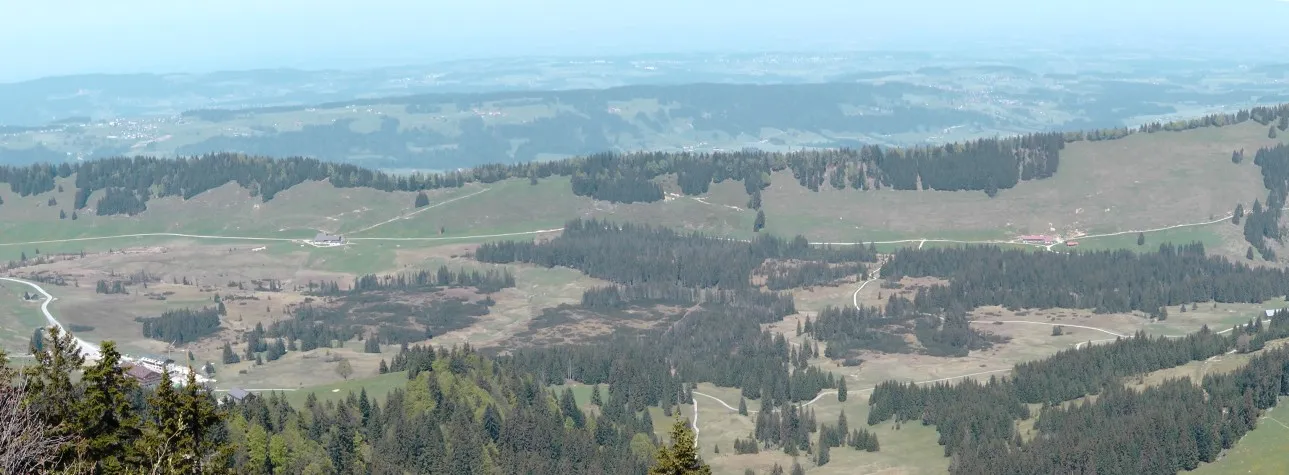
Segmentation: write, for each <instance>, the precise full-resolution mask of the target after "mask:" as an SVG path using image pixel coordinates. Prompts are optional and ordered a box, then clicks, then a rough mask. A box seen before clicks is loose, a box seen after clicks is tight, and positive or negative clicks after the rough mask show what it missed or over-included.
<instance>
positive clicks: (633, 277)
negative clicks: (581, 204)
mask: <svg viewBox="0 0 1289 475" xmlns="http://www.w3.org/2000/svg"><path fill="white" fill-rule="evenodd" d="M474 258H475V259H476V260H479V261H481V262H490V263H497V264H505V263H511V262H527V263H532V264H537V265H541V266H545V267H554V266H564V267H570V268H574V269H578V270H581V271H583V272H585V273H586V274H587V275H590V276H593V277H597V278H601V279H605V280H609V281H612V282H615V283H619V284H641V283H664V284H666V283H677V284H679V285H681V286H684V287H698V288H707V287H722V288H739V287H746V286H749V285H751V283H750V279H751V276H752V273H753V271H754V270H755V269H757V268H758V267H760V266H761V264H762V263H764V262H765V261H766V259H798V260H811V261H822V262H826V263H842V262H874V261H876V259H877V257H876V252H875V250H874V249H872V248H871V247H865V246H838V247H832V246H811V245H810V243H809V242H808V241H807V240H806V238H804V237H801V236H798V237H796V238H793V239H791V240H784V239H781V238H778V237H775V236H768V235H762V236H757V238H756V239H753V240H752V241H751V242H739V241H733V240H729V239H722V238H716V237H711V236H706V235H704V234H701V233H691V234H681V233H678V232H676V231H674V230H672V229H669V228H663V227H654V226H649V225H638V224H631V223H624V224H614V223H610V222H607V221H599V220H595V219H587V220H584V219H580V218H579V219H575V220H572V221H569V222H568V223H566V224H565V225H564V232H563V233H561V234H560V236H559V237H556V238H555V239H551V240H549V241H545V242H541V243H536V242H533V241H499V242H491V243H484V244H482V245H480V246H479V247H478V248H477V249H476V250H475V252H474Z"/></svg>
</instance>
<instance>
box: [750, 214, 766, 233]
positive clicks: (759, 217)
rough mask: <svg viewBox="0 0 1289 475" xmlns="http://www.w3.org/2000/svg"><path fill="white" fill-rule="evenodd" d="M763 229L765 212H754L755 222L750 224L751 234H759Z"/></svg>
mask: <svg viewBox="0 0 1289 475" xmlns="http://www.w3.org/2000/svg"><path fill="white" fill-rule="evenodd" d="M762 229H765V211H763V210H756V221H754V222H753V223H752V232H754V233H756V232H761V230H762Z"/></svg>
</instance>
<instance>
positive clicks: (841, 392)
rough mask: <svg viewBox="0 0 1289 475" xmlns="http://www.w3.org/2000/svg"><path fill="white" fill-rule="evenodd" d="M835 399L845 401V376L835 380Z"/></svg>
mask: <svg viewBox="0 0 1289 475" xmlns="http://www.w3.org/2000/svg"><path fill="white" fill-rule="evenodd" d="M837 401H840V402H846V377H845V376H842V377H841V379H838V380H837Z"/></svg>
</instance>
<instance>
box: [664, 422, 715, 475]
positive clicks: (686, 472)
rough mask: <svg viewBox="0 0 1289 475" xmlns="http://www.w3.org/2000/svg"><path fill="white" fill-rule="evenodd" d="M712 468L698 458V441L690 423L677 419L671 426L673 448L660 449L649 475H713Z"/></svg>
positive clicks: (665, 446)
mask: <svg viewBox="0 0 1289 475" xmlns="http://www.w3.org/2000/svg"><path fill="white" fill-rule="evenodd" d="M711 473H712V467H710V466H708V465H707V464H704V463H703V461H702V459H700V458H699V457H698V441H697V440H696V438H695V436H694V433H693V431H691V430H690V428H689V423H688V422H687V421H685V420H684V419H676V422H674V423H673V424H672V425H671V446H667V445H663V446H662V447H659V448H658V453H657V455H656V456H655V457H654V465H653V466H652V467H649V475H711Z"/></svg>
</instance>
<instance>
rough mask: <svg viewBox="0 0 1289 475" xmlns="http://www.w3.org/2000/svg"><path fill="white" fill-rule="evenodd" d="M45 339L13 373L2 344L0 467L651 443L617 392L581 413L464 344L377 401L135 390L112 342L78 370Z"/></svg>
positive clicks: (227, 469)
mask: <svg viewBox="0 0 1289 475" xmlns="http://www.w3.org/2000/svg"><path fill="white" fill-rule="evenodd" d="M43 341H44V345H43V351H41V352H37V358H38V360H39V361H38V363H39V364H36V365H29V366H25V367H23V369H22V371H21V372H19V371H15V370H13V369H11V368H10V367H8V366H7V364H6V363H7V359H6V358H4V355H3V353H0V396H2V397H0V408H3V409H4V411H3V412H0V413H2V414H4V417H5V419H4V423H5V426H4V427H5V428H6V430H7V432H6V434H8V436H6V437H5V438H4V439H3V440H0V449H3V450H0V463H3V465H2V466H0V469H3V470H4V472H5V473H202V474H207V473H209V474H216V473H239V474H241V473H244V474H272V473H342V474H358V473H452V474H493V473H532V474H568V473H591V474H595V473H598V474H606V475H607V474H644V473H645V472H646V470H647V468H648V467H649V465H650V464H651V463H652V462H653V460H652V458H653V456H654V455H655V447H657V446H658V445H659V444H660V443H661V442H662V441H660V440H658V439H657V438H656V437H654V435H653V421H652V420H650V418H649V415H648V413H646V412H640V411H631V410H629V409H628V405H627V404H626V401H625V400H622V399H615V397H614V396H613V395H609V396H608V397H607V398H605V399H603V400H602V401H601V404H600V406H599V410H598V411H597V412H596V413H594V414H589V413H587V412H584V411H583V410H582V409H580V408H578V407H577V406H576V404H574V403H573V400H572V393H571V392H565V393H563V394H560V395H557V394H553V393H551V392H549V391H547V390H546V389H545V388H544V387H543V386H542V385H541V384H540V383H538V382H537V381H535V380H534V379H533V378H532V377H530V376H528V375H525V374H524V373H522V372H520V371H517V370H516V369H514V368H512V367H510V366H508V365H507V364H505V363H502V362H497V361H493V360H491V359H488V358H485V357H482V356H480V355H478V354H477V353H475V352H474V351H473V350H471V349H470V348H468V347H465V348H460V349H454V350H450V351H449V350H447V349H438V350H437V351H436V350H428V349H419V351H418V357H417V360H418V361H419V362H420V363H419V364H422V365H423V366H422V367H421V368H420V369H421V371H419V372H410V371H409V374H410V375H412V376H411V379H410V380H409V381H408V383H407V385H406V387H405V388H402V389H396V390H394V391H393V392H391V393H390V394H389V395H388V396H387V397H386V398H384V399H383V400H378V399H377V398H372V397H369V396H368V395H367V393H366V392H365V391H360V392H358V393H356V394H355V393H350V394H349V395H348V397H347V398H345V399H342V400H340V401H338V402H332V401H327V402H320V401H318V400H317V399H316V398H315V397H313V396H312V395H310V397H309V398H308V400H307V401H306V402H305V403H304V404H303V407H299V408H297V407H293V406H291V405H289V404H287V401H286V399H285V398H283V397H281V395H280V394H278V393H266V394H262V395H255V396H251V397H249V398H247V399H245V400H243V401H241V402H237V401H234V400H233V399H224V400H223V401H221V404H217V403H216V398H215V396H214V395H212V393H211V392H210V391H209V390H208V389H205V388H203V387H202V386H201V385H199V384H196V383H195V381H193V380H192V379H191V378H190V379H189V380H188V384H186V385H184V386H182V387H176V386H174V385H172V384H171V383H170V380H169V379H165V380H163V381H162V383H161V384H160V386H158V387H157V388H141V387H139V386H138V385H137V384H136V383H134V380H133V379H130V378H129V377H126V376H125V374H124V369H122V367H121V366H119V365H118V363H119V362H120V361H121V356H120V353H118V352H117V351H116V349H115V345H113V344H112V343H111V342H104V344H103V352H102V353H103V358H102V359H101V360H100V361H98V362H96V363H93V364H90V365H89V366H87V367H86V369H85V370H84V371H83V372H82V371H79V367H80V366H81V365H82V364H83V363H84V359H83V358H82V357H80V356H78V354H77V353H76V351H75V349H74V345H75V344H74V342H73V340H72V338H71V336H70V335H68V334H60V333H59V332H58V331H57V329H54V330H51V333H50V334H48V335H45V336H44V340H43ZM407 359H408V358H406V357H404V358H403V361H406V360H407ZM682 432H683V431H682ZM10 436H12V437H10ZM681 436H682V437H683V436H684V434H683V433H682V434H681ZM689 436H690V437H692V434H689ZM689 440H690V442H689V444H690V446H691V447H692V439H689ZM671 449H672V450H674V449H675V447H674V446H673V447H671ZM154 470H158V471H154Z"/></svg>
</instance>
